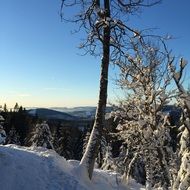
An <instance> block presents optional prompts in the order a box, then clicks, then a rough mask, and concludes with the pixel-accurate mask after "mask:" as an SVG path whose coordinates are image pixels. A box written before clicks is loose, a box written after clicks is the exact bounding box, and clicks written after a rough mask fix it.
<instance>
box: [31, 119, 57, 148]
mask: <svg viewBox="0 0 190 190" xmlns="http://www.w3.org/2000/svg"><path fill="white" fill-rule="evenodd" d="M30 142H31V143H32V146H37V147H38V146H41V147H44V148H48V149H54V147H53V143H52V142H53V138H52V134H51V131H50V128H49V125H48V124H47V123H46V122H43V123H42V124H37V125H36V127H35V131H34V133H33V136H32V137H31V139H30Z"/></svg>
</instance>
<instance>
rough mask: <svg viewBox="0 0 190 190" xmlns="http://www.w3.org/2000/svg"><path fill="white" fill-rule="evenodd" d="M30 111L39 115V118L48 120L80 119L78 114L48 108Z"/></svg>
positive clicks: (29, 111)
mask: <svg viewBox="0 0 190 190" xmlns="http://www.w3.org/2000/svg"><path fill="white" fill-rule="evenodd" d="M28 113H29V114H30V115H33V116H35V115H37V116H38V117H39V118H41V119H47V120H49V119H56V120H66V121H73V120H78V117H76V116H73V115H70V114H68V113H65V112H61V111H56V110H52V109H47V108H35V109H29V110H28Z"/></svg>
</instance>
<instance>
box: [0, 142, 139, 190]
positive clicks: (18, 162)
mask: <svg viewBox="0 0 190 190" xmlns="http://www.w3.org/2000/svg"><path fill="white" fill-rule="evenodd" d="M81 171H82V170H81V169H80V167H79V162H78V161H66V160H65V159H64V158H63V157H61V156H59V155H58V154H57V153H56V152H54V151H53V150H47V149H44V148H40V147H38V148H34V147H21V146H16V145H6V146H0V189H1V190H22V189H23V190H140V189H143V188H141V186H140V185H138V184H136V183H135V182H134V181H131V182H130V183H129V184H128V185H122V184H121V183H120V182H119V176H118V175H117V174H116V173H113V172H109V171H107V172H105V171H102V170H98V169H96V170H95V172H94V175H93V179H92V181H90V180H88V178H86V177H85V175H83V174H82V172H81Z"/></svg>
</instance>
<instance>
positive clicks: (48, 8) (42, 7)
mask: <svg viewBox="0 0 190 190" xmlns="http://www.w3.org/2000/svg"><path fill="white" fill-rule="evenodd" d="M189 7H190V1H189V0H181V1H179V0H164V2H163V3H162V4H160V5H157V6H156V7H152V8H149V9H145V10H144V11H143V12H142V14H141V16H140V17H134V18H132V20H131V22H132V24H133V26H135V27H136V28H140V29H142V28H158V29H157V30H156V31H155V32H156V33H159V34H167V33H168V34H171V35H173V36H174V37H176V39H175V40H172V41H171V42H170V43H169V45H170V48H172V49H173V52H174V53H175V55H177V56H184V57H185V58H186V59H187V60H190V49H189V46H190V35H189V34H190V26H189V25H190V24H189V20H190V11H189ZM59 9H60V0H1V1H0V24H1V26H0V70H1V74H0V81H1V88H0V105H1V104H4V103H7V105H8V106H9V107H12V106H13V105H14V104H15V103H16V102H18V103H19V104H20V105H23V106H25V107H28V106H38V107H51V106H68V107H72V106H81V105H96V104H97V96H98V85H99V66H100V59H99V58H94V57H91V56H80V55H79V54H80V53H81V52H80V50H79V49H77V46H78V45H79V43H80V39H81V38H82V37H83V36H82V34H75V35H72V34H71V32H70V31H71V30H72V29H73V28H74V25H71V24H66V23H63V22H61V19H60V16H59ZM110 71H111V72H110V78H111V79H112V77H113V76H114V75H115V74H114V73H115V72H116V71H115V70H114V67H111V68H110ZM186 78H187V80H189V75H188V72H186ZM115 94H117V87H116V86H114V81H112V80H111V81H110V84H109V95H108V99H109V100H113V99H114V96H115Z"/></svg>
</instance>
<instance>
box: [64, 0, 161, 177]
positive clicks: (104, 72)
mask: <svg viewBox="0 0 190 190" xmlns="http://www.w3.org/2000/svg"><path fill="white" fill-rule="evenodd" d="M159 2H160V0H152V1H151V2H150V1H149V0H125V1H123V0H86V1H84V0H70V1H69V0H68V1H67V0H62V5H61V10H62V11H61V16H62V18H64V19H65V17H66V16H65V15H64V14H65V11H63V10H65V7H67V8H72V11H71V12H73V11H74V10H76V11H77V13H76V15H75V16H74V17H73V18H74V19H68V20H69V21H72V22H74V23H76V24H78V26H79V30H82V31H84V32H86V34H87V37H86V40H85V41H84V43H82V44H81V46H80V47H81V48H84V49H85V53H90V54H91V55H102V59H101V73H100V87H99V89H100V90H99V99H98V105H97V110H96V116H95V122H94V126H93V130H92V133H91V136H90V139H89V142H88V146H87V149H86V151H85V153H84V155H83V158H82V159H81V162H80V164H81V166H84V168H85V170H86V171H87V175H88V176H89V178H90V179H91V178H92V173H93V168H94V163H95V158H96V156H97V153H98V147H99V145H100V140H101V135H102V129H103V126H104V120H105V108H106V103H107V86H108V68H109V64H110V63H111V62H112V63H116V62H118V61H121V60H122V59H125V54H126V52H128V51H130V48H131V47H130V46H128V45H129V44H130V43H129V42H130V40H131V39H132V38H138V39H140V41H141V42H142V43H144V38H143V37H145V36H146V35H144V34H143V33H142V31H138V30H136V29H133V28H131V27H129V26H128V25H127V21H128V19H129V15H131V14H135V13H138V12H139V11H140V10H141V8H142V7H151V6H153V5H156V4H158V3H159ZM74 7H75V8H74ZM66 20H67V19H66ZM147 36H148V35H147Z"/></svg>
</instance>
